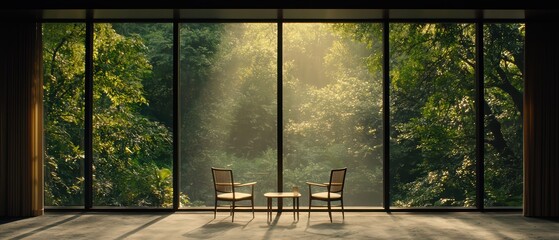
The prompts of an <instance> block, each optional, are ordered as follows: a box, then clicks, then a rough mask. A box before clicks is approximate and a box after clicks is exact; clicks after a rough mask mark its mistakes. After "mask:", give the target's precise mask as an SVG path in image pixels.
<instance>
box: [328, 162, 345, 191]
mask: <svg viewBox="0 0 559 240" xmlns="http://www.w3.org/2000/svg"><path fill="white" fill-rule="evenodd" d="M346 171H347V168H340V169H333V170H332V171H331V172H330V192H342V191H343V190H344V182H345V173H346Z"/></svg>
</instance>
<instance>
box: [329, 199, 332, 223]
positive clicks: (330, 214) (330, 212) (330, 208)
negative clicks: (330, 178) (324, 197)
mask: <svg viewBox="0 0 559 240" xmlns="http://www.w3.org/2000/svg"><path fill="white" fill-rule="evenodd" d="M331 205H332V204H331V203H330V201H328V216H330V222H332V206H331Z"/></svg>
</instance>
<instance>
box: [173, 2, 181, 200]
mask: <svg viewBox="0 0 559 240" xmlns="http://www.w3.org/2000/svg"><path fill="white" fill-rule="evenodd" d="M174 15H175V16H174V17H175V18H174V21H173V209H174V210H176V209H179V207H180V201H179V199H180V162H179V161H180V149H179V146H180V145H179V141H180V127H179V126H180V124H179V121H180V106H179V104H180V101H179V99H180V91H179V77H180V71H179V69H180V68H179V66H180V65H179V64H180V28H179V27H180V25H179V21H178V20H179V11H178V9H175V10H174Z"/></svg>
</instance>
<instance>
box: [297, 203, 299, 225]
mask: <svg viewBox="0 0 559 240" xmlns="http://www.w3.org/2000/svg"><path fill="white" fill-rule="evenodd" d="M297 221H299V198H297Z"/></svg>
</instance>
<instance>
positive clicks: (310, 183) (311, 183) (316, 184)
mask: <svg viewBox="0 0 559 240" xmlns="http://www.w3.org/2000/svg"><path fill="white" fill-rule="evenodd" d="M307 184H308V185H309V187H310V186H317V187H328V184H322V183H314V182H307Z"/></svg>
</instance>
